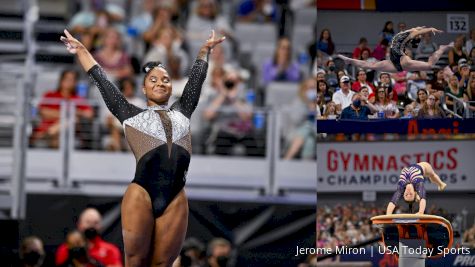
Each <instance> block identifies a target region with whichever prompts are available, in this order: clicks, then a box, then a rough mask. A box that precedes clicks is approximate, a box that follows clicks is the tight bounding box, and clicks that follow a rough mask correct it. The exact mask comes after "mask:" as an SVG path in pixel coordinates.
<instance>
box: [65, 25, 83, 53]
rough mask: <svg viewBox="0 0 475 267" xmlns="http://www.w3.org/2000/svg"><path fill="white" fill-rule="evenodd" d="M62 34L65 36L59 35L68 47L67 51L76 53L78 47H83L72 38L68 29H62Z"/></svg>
mask: <svg viewBox="0 0 475 267" xmlns="http://www.w3.org/2000/svg"><path fill="white" fill-rule="evenodd" d="M64 34H65V35H66V37H64V36H61V38H60V40H61V41H62V42H63V43H64V45H66V49H68V52H69V53H71V54H76V53H77V52H78V50H79V49H82V48H84V45H83V44H82V43H81V42H79V41H78V40H77V39H76V38H74V37H73V36H72V35H71V34H70V33H69V32H68V30H64Z"/></svg>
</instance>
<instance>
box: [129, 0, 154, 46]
mask: <svg viewBox="0 0 475 267" xmlns="http://www.w3.org/2000/svg"><path fill="white" fill-rule="evenodd" d="M155 8H156V3H155V0H143V1H142V3H141V8H140V11H138V12H137V14H135V15H134V16H133V17H131V18H130V23H129V29H128V31H131V30H132V31H134V33H133V34H134V35H135V36H140V37H142V38H144V39H145V36H144V33H145V32H146V31H147V30H149V28H150V27H151V26H152V25H153V24H154V22H155V21H154V16H155V14H154V11H155ZM129 33H130V32H129Z"/></svg>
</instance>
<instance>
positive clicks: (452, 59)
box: [449, 35, 468, 66]
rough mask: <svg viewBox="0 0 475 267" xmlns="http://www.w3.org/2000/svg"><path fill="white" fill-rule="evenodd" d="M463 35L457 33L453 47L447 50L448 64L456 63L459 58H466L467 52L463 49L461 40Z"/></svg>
mask: <svg viewBox="0 0 475 267" xmlns="http://www.w3.org/2000/svg"><path fill="white" fill-rule="evenodd" d="M464 39H465V37H464V36H463V35H459V36H457V37H456V38H455V42H454V47H453V48H452V49H450V50H449V65H450V66H452V65H457V64H458V62H459V60H460V59H462V58H464V59H468V56H467V52H465V50H464V49H463V41H464Z"/></svg>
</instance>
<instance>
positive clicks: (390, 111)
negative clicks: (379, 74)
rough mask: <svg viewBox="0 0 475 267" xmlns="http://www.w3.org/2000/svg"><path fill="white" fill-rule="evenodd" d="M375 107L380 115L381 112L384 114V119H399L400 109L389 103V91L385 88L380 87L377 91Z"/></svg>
mask: <svg viewBox="0 0 475 267" xmlns="http://www.w3.org/2000/svg"><path fill="white" fill-rule="evenodd" d="M374 106H375V107H376V109H377V110H378V113H379V112H383V113H384V118H387V119H395V118H399V109H398V108H397V106H396V105H395V104H394V103H392V102H391V101H389V98H388V95H387V91H386V90H385V88H382V87H379V88H378V89H377V93H376V98H375V101H374Z"/></svg>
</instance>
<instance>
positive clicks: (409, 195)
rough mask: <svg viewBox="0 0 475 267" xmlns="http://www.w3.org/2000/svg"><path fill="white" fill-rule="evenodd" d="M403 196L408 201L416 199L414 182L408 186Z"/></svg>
mask: <svg viewBox="0 0 475 267" xmlns="http://www.w3.org/2000/svg"><path fill="white" fill-rule="evenodd" d="M403 197H404V200H405V201H407V202H413V201H415V200H416V192H415V191H414V186H413V185H412V184H408V185H407V186H406V190H404V195H403Z"/></svg>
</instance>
